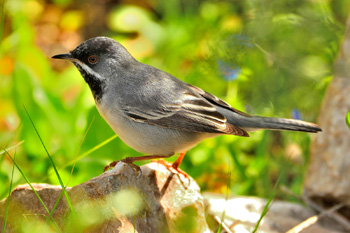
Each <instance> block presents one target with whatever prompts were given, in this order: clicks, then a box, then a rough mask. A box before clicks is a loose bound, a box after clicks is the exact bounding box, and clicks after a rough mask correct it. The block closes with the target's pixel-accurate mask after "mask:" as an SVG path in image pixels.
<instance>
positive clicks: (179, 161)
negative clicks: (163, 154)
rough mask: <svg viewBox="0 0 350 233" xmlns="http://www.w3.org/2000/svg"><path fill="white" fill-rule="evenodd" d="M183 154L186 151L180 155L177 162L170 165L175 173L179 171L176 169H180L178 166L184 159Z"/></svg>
mask: <svg viewBox="0 0 350 233" xmlns="http://www.w3.org/2000/svg"><path fill="white" fill-rule="evenodd" d="M185 154H186V151H185V152H183V153H180V155H179V157H178V158H177V160H176V161H175V162H174V163H173V164H172V165H171V166H172V167H173V168H174V169H175V170H176V171H179V170H178V168H179V167H180V164H181V162H182V160H183V158H184V157H185Z"/></svg>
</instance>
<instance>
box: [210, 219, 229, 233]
mask: <svg viewBox="0 0 350 233" xmlns="http://www.w3.org/2000/svg"><path fill="white" fill-rule="evenodd" d="M214 219H215V220H216V221H217V222H218V223H219V224H221V226H222V228H224V230H225V231H226V232H227V233H233V232H232V231H231V230H230V228H229V227H228V226H227V225H226V223H225V222H224V221H223V220H222V219H220V218H219V216H216V215H215V216H214Z"/></svg>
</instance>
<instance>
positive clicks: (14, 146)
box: [0, 140, 24, 155]
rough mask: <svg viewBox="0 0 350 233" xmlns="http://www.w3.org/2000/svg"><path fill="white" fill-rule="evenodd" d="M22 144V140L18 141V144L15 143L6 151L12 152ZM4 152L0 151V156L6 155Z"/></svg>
mask: <svg viewBox="0 0 350 233" xmlns="http://www.w3.org/2000/svg"><path fill="white" fill-rule="evenodd" d="M23 142H24V140H23V141H20V142H19V143H17V144H16V145H13V146H11V147H9V148H7V149H6V151H10V150H12V149H14V148H16V147H18V146H20V145H21V144H22V143H23ZM6 151H5V150H2V151H0V155H2V154H4V153H6Z"/></svg>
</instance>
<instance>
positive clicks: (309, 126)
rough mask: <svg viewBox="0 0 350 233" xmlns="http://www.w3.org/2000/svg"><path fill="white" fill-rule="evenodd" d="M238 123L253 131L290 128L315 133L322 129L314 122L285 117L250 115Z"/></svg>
mask: <svg viewBox="0 0 350 233" xmlns="http://www.w3.org/2000/svg"><path fill="white" fill-rule="evenodd" d="M240 123H241V124H240V127H241V128H243V129H246V130H247V131H254V130H258V129H269V130H291V131H301V132H309V133H317V132H319V131H322V129H321V128H320V127H319V126H318V125H316V124H314V123H310V122H305V121H301V120H294V119H285V118H273V117H260V116H252V117H245V119H244V120H243V119H241V120H240Z"/></svg>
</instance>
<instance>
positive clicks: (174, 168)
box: [156, 159, 191, 184]
mask: <svg viewBox="0 0 350 233" xmlns="http://www.w3.org/2000/svg"><path fill="white" fill-rule="evenodd" d="M156 162H157V163H159V164H161V165H163V166H164V167H166V168H167V169H168V170H169V171H170V172H172V173H174V174H177V175H178V176H179V178H180V177H181V176H180V175H182V176H184V178H185V179H187V180H188V184H190V183H191V178H190V177H189V176H188V175H187V174H186V173H185V172H183V171H181V170H180V169H179V168H178V167H177V166H174V164H175V162H174V163H173V164H170V163H167V162H165V161H164V160H163V159H159V160H158V161H156ZM180 180H181V179H180Z"/></svg>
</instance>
